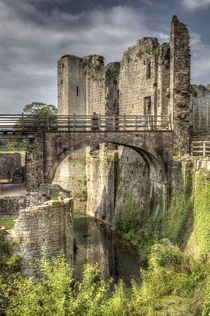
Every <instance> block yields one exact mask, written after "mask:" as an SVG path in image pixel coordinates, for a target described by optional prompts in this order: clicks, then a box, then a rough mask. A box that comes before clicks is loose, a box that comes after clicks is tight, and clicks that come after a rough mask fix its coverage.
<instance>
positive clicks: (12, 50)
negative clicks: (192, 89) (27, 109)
mask: <svg viewBox="0 0 210 316" xmlns="http://www.w3.org/2000/svg"><path fill="white" fill-rule="evenodd" d="M172 15H177V16H178V18H179V19H180V20H181V21H182V22H184V23H185V24H187V26H188V29H189V32H190V36H191V54H192V74H191V76H192V80H191V81H192V83H198V84H200V83H202V84H204V85H206V84H207V83H210V0H100V1H99V0H0V113H19V112H21V109H22V108H23V106H24V105H25V104H28V103H31V102H33V101H39V102H45V103H48V104H55V105H57V60H58V59H59V58H60V56H62V55H66V54H72V55H78V56H86V55H89V54H101V55H103V56H105V58H106V63H107V62H110V61H120V60H121V58H122V53H123V52H124V51H125V50H126V49H127V47H128V46H131V45H134V44H135V43H136V40H137V39H139V38H141V37H143V36H154V37H157V38H158V40H159V42H160V43H162V42H166V41H169V32H170V22H171V16H172Z"/></svg>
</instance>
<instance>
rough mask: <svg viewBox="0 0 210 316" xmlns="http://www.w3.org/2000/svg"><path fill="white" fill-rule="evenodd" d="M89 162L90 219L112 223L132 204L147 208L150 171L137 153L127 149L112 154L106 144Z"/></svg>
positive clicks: (88, 192) (122, 148)
mask: <svg viewBox="0 0 210 316" xmlns="http://www.w3.org/2000/svg"><path fill="white" fill-rule="evenodd" d="M88 160H89V163H88V164H87V165H88V169H87V184H88V185H87V196H88V200H87V211H86V212H87V214H88V215H90V216H94V217H98V218H100V219H103V220H106V221H108V222H112V221H113V219H114V217H115V216H116V214H119V213H120V212H122V211H124V210H125V207H126V204H127V203H129V201H132V202H134V203H135V204H136V205H137V207H139V208H140V207H147V206H148V203H149V198H148V197H150V193H151V192H150V189H151V183H150V178H149V170H148V168H147V166H146V163H145V162H144V161H143V159H142V157H141V156H140V155H139V154H138V153H137V152H135V151H134V150H133V149H130V148H126V147H124V146H119V147H118V148H117V149H115V150H110V149H109V148H107V147H106V146H105V145H104V144H103V145H100V149H99V150H96V151H92V152H91V153H90V155H89V156H88Z"/></svg>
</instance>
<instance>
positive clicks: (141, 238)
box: [114, 192, 163, 263]
mask: <svg viewBox="0 0 210 316" xmlns="http://www.w3.org/2000/svg"><path fill="white" fill-rule="evenodd" d="M157 207H158V208H157ZM157 214H158V216H157ZM162 215H163V199H162V193H161V197H160V201H159V206H158V205H157V197H156V195H155V193H154V192H153V194H152V197H151V200H150V209H149V210H148V209H143V208H139V207H138V206H137V204H136V202H135V200H134V199H133V195H132V194H130V196H129V198H128V200H127V203H126V204H125V210H124V212H123V213H120V214H119V215H118V216H117V217H116V219H115V222H114V229H115V230H116V231H117V232H118V233H120V234H121V235H122V236H123V237H124V238H125V239H127V240H129V241H130V242H131V243H132V244H134V245H135V246H136V247H138V249H139V251H140V253H141V257H142V260H143V261H144V262H145V263H146V261H147V256H148V254H149V252H150V248H151V246H152V245H153V244H154V243H155V242H157V241H158V240H159V239H160V237H161V236H160V225H161V221H162Z"/></svg>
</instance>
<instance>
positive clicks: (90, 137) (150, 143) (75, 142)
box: [44, 132, 172, 183]
mask: <svg viewBox="0 0 210 316" xmlns="http://www.w3.org/2000/svg"><path fill="white" fill-rule="evenodd" d="M166 134H167V135H166ZM44 136H45V137H44V148H45V153H46V155H45V156H44V179H45V182H46V183H51V182H52V181H53V178H54V175H55V172H56V169H57V168H58V166H59V164H60V163H61V162H62V161H63V159H64V158H65V157H66V156H68V155H70V154H71V153H73V152H74V151H76V150H78V149H81V148H84V147H87V146H93V145H98V144H100V143H113V144H117V145H123V146H126V147H130V148H132V149H134V150H135V151H137V152H138V153H139V154H140V155H141V156H142V157H143V159H144V160H145V162H146V163H147V165H148V167H149V169H150V175H151V180H153V181H156V182H161V183H166V182H167V163H168V162H169V161H170V160H171V155H172V133H170V132H167V133H165V132H164V133H161V132H156V133H155V132H154V133H147V132H143V133H142V132H141V133H119V132H113V133H91V132H90V133H56V134H54V133H45V135H44Z"/></svg>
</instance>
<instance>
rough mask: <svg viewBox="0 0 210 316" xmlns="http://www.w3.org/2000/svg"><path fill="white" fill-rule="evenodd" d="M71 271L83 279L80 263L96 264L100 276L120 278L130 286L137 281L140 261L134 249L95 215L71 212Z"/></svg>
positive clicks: (81, 264) (116, 280) (77, 277)
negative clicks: (72, 247) (72, 235)
mask: <svg viewBox="0 0 210 316" xmlns="http://www.w3.org/2000/svg"><path fill="white" fill-rule="evenodd" d="M74 234H75V246H74V270H75V278H76V280H78V281H80V280H81V279H82V271H83V265H84V264H86V263H89V264H92V265H94V264H96V263H98V265H99V268H100V271H101V277H102V278H103V279H105V280H107V279H109V278H110V277H111V278H113V280H114V281H115V282H118V281H119V280H120V279H121V280H123V281H124V283H125V284H126V285H127V286H129V285H130V282H131V279H135V280H138V279H139V276H140V272H139V270H140V267H141V261H140V257H139V254H138V252H137V250H136V249H135V248H134V247H133V246H132V245H131V244H130V243H129V242H128V241H126V240H124V239H122V238H120V237H119V236H118V235H117V234H116V233H114V232H113V231H112V230H111V229H110V228H109V227H108V226H107V225H105V224H104V223H103V222H101V221H98V220H97V219H95V218H92V217H89V216H86V215H83V214H74Z"/></svg>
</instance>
